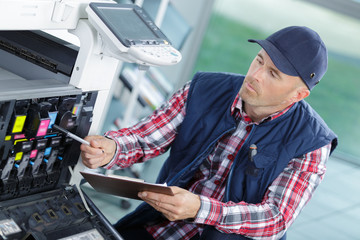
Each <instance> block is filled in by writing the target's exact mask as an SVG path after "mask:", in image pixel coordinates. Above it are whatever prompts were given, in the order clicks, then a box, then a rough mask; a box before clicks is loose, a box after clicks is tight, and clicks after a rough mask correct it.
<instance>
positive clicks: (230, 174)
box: [225, 124, 256, 202]
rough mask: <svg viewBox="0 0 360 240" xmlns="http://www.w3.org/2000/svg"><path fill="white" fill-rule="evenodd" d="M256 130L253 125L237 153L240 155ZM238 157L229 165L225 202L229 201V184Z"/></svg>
mask: <svg viewBox="0 0 360 240" xmlns="http://www.w3.org/2000/svg"><path fill="white" fill-rule="evenodd" d="M255 128H256V125H255V124H254V125H253V127H252V129H251V131H250V133H249V135H248V136H247V138H246V139H245V142H244V143H243V145H242V146H241V148H240V149H239V151H238V153H240V151H241V150H242V149H243V147H244V146H245V145H246V143H247V142H248V141H249V139H250V137H251V135H252V133H253V132H254V130H255ZM236 156H238V154H236ZM238 159H239V158H238V157H235V160H234V162H233V163H232V165H231V169H230V173H229V177H228V180H227V183H226V189H225V202H227V201H229V199H230V196H229V195H230V182H231V179H232V177H233V173H234V169H235V165H236V162H237V161H238Z"/></svg>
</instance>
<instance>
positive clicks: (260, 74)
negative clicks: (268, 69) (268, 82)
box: [253, 66, 264, 82]
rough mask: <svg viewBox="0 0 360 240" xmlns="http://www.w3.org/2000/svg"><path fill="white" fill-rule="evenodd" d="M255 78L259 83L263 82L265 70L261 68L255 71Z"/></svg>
mask: <svg viewBox="0 0 360 240" xmlns="http://www.w3.org/2000/svg"><path fill="white" fill-rule="evenodd" d="M253 78H254V79H255V80H256V81H258V82H260V81H262V79H263V78H264V69H263V68H262V67H261V66H259V67H257V68H256V69H254V72H253Z"/></svg>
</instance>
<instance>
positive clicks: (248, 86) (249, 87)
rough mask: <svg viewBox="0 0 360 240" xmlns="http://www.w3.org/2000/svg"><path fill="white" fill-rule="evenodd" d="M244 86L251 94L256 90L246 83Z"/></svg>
mask: <svg viewBox="0 0 360 240" xmlns="http://www.w3.org/2000/svg"><path fill="white" fill-rule="evenodd" d="M245 84H246V88H247V89H248V90H250V91H251V92H256V89H255V88H254V86H253V85H251V84H250V83H248V82H246V83H245Z"/></svg>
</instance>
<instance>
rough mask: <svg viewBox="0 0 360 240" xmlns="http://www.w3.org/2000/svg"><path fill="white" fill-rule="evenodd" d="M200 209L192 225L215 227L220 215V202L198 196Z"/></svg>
mask: <svg viewBox="0 0 360 240" xmlns="http://www.w3.org/2000/svg"><path fill="white" fill-rule="evenodd" d="M200 203H201V204H200V209H199V211H198V213H197V215H196V217H195V218H194V221H193V222H194V223H198V224H207V225H215V224H216V222H218V220H219V217H220V216H221V213H222V209H223V207H222V205H221V202H218V201H216V200H214V199H211V198H208V197H205V196H200Z"/></svg>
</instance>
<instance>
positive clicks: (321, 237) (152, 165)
mask: <svg viewBox="0 0 360 240" xmlns="http://www.w3.org/2000/svg"><path fill="white" fill-rule="evenodd" d="M162 162H163V159H161V158H160V159H153V160H151V162H149V163H147V164H146V165H145V167H144V169H143V172H142V178H144V179H145V180H146V181H149V182H152V181H155V178H156V174H155V173H157V172H158V169H159V167H160V165H161V164H162ZM327 168H328V170H327V173H326V176H325V178H324V180H323V182H322V183H321V184H320V186H319V187H318V189H317V191H316V192H315V195H314V196H313V199H312V200H311V201H310V202H309V203H308V205H307V206H306V207H305V209H304V210H303V212H302V213H301V214H300V216H299V217H298V219H297V220H296V221H295V223H294V224H293V225H292V226H291V228H290V229H289V230H288V239H290V240H304V239H306V240H312V239H314V240H315V239H316V240H343V239H344V240H355V239H360V184H359V179H360V166H355V165H353V164H351V163H347V162H345V161H343V160H338V159H336V158H330V160H329V163H328V167H327ZM120 174H125V175H126V172H123V173H120ZM83 189H84V191H85V192H86V194H87V195H88V196H89V197H90V198H91V199H92V200H93V202H94V203H95V205H96V206H97V207H98V208H99V209H100V210H101V211H102V212H103V213H104V215H105V216H106V217H107V218H108V219H109V221H110V222H111V223H115V222H116V221H117V220H118V219H119V218H121V217H122V216H124V215H125V214H127V213H128V212H130V211H131V210H133V209H134V208H135V207H136V206H137V205H138V204H139V203H140V201H137V200H132V201H122V199H121V198H119V197H115V196H111V195H106V194H101V193H98V192H96V191H94V190H93V189H91V187H89V186H88V185H84V186H83ZM124 203H125V204H128V203H130V204H131V206H130V208H129V209H128V210H124V209H121V204H124Z"/></svg>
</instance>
